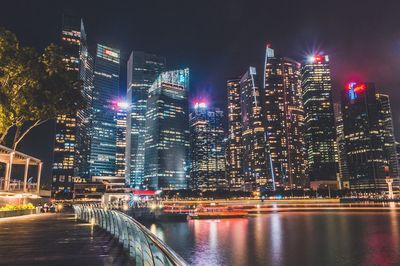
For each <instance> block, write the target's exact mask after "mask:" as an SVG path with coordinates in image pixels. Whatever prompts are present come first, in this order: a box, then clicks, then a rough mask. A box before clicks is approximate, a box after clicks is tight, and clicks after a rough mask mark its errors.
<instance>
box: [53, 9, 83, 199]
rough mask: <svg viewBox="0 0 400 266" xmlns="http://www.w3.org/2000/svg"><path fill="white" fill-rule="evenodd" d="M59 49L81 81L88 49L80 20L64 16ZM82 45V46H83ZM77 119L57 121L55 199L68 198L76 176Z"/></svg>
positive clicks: (65, 116)
mask: <svg viewBox="0 0 400 266" xmlns="http://www.w3.org/2000/svg"><path fill="white" fill-rule="evenodd" d="M61 30H62V31H61V43H60V45H61V47H62V48H63V52H64V56H63V61H64V63H65V65H66V69H67V70H68V71H71V72H73V73H74V74H76V79H77V80H78V79H79V78H80V67H82V66H81V63H80V52H81V51H82V50H85V49H87V45H86V35H85V34H84V29H83V22H82V20H81V18H79V17H75V16H70V15H66V14H64V15H63V19H62V29H61ZM82 46H84V47H82ZM76 125H77V116H76V114H63V115H59V116H58V117H57V118H56V123H55V142H54V150H53V152H54V153H53V154H54V158H53V166H52V192H53V194H54V195H56V196H60V197H61V196H63V197H69V196H71V190H72V178H73V177H74V176H75V174H76V171H75V170H76V166H77V164H76V149H77V147H76V146H77V128H76Z"/></svg>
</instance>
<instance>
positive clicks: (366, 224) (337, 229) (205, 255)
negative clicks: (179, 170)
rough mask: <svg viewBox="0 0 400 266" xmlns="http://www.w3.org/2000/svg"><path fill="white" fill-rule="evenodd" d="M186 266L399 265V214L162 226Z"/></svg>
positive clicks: (156, 227)
mask: <svg viewBox="0 0 400 266" xmlns="http://www.w3.org/2000/svg"><path fill="white" fill-rule="evenodd" d="M148 227H149V228H150V230H151V231H152V232H153V233H155V234H156V235H157V236H158V237H160V238H161V239H162V240H164V241H165V242H166V243H167V244H168V245H169V246H171V247H172V248H173V249H174V250H175V251H176V252H178V253H179V254H180V255H181V256H182V257H183V258H184V259H185V260H186V261H187V262H189V264H190V265H207V266H213V265H251V266H253V265H254V266H256V265H321V266H324V265H335V266H336V265H366V266H368V265H379V266H382V265H383V266H384V265H400V212H395V211H393V212H286V213H284V212H283V213H282V212H281V213H271V214H262V215H258V216H253V217H250V218H238V219H221V220H194V221H193V220H192V221H188V222H162V223H154V224H150V225H148Z"/></svg>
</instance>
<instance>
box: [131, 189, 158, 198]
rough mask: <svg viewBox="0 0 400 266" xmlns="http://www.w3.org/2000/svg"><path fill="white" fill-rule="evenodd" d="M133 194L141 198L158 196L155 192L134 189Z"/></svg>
mask: <svg viewBox="0 0 400 266" xmlns="http://www.w3.org/2000/svg"><path fill="white" fill-rule="evenodd" d="M132 193H133V194H135V195H140V196H154V195H155V194H156V192H155V191H154V190H143V189H134V190H133V191H132Z"/></svg>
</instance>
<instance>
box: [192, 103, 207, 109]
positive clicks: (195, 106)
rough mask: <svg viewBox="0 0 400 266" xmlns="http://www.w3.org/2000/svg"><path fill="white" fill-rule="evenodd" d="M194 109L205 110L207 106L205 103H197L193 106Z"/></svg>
mask: <svg viewBox="0 0 400 266" xmlns="http://www.w3.org/2000/svg"><path fill="white" fill-rule="evenodd" d="M194 108H196V109H197V108H207V104H206V103H205V102H197V103H195V104H194Z"/></svg>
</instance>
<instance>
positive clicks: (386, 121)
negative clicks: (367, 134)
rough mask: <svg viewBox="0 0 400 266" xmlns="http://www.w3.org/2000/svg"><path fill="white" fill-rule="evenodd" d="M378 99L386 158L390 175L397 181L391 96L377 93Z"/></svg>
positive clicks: (397, 172) (397, 171) (397, 170)
mask: <svg viewBox="0 0 400 266" xmlns="http://www.w3.org/2000/svg"><path fill="white" fill-rule="evenodd" d="M376 98H377V100H378V104H379V112H380V121H379V124H380V125H382V126H383V128H382V134H383V135H384V145H385V156H386V157H387V158H388V160H389V169H390V174H391V176H392V177H393V178H394V179H396V180H397V179H398V177H399V169H398V158H397V151H396V141H395V139H394V128H393V119H392V109H391V107H390V100H389V95H386V94H381V93H377V94H376Z"/></svg>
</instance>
